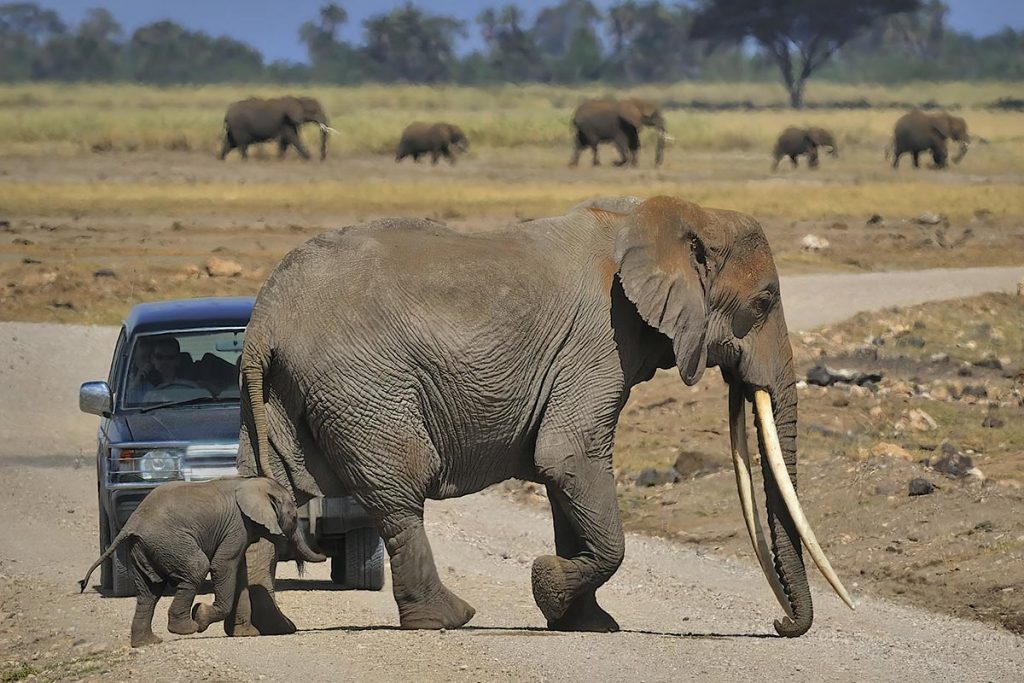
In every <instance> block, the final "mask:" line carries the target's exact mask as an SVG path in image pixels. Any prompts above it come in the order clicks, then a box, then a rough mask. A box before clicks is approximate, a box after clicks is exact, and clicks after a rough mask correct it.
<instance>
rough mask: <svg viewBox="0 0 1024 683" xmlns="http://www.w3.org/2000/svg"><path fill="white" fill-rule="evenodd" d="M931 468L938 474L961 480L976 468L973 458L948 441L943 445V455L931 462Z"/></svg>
mask: <svg viewBox="0 0 1024 683" xmlns="http://www.w3.org/2000/svg"><path fill="white" fill-rule="evenodd" d="M930 466H931V468H932V469H933V470H935V471H936V472H941V473H942V474H946V475H949V476H951V477H958V478H960V477H966V476H967V473H968V472H969V471H970V470H971V469H973V468H974V461H973V460H971V456H969V455H966V454H965V453H961V452H960V450H959V449H958V448H957V447H956V446H954V445H953V444H951V443H949V442H948V441H947V442H944V443H943V444H942V455H941V456H940V457H939V458H938V459H937V460H935V461H934V462H931V463H930Z"/></svg>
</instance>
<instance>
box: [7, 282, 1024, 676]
mask: <svg viewBox="0 0 1024 683" xmlns="http://www.w3.org/2000/svg"><path fill="white" fill-rule="evenodd" d="M1022 276H1024V267H1022V268H1014V269H1007V268H986V269H965V270H955V271H954V270H941V271H922V272H917V273H876V274H866V275H828V276H802V277H795V278H787V279H784V281H783V289H784V291H785V293H784V299H785V301H786V310H787V317H788V318H789V319H790V327H791V328H792V329H807V328H810V327H813V326H816V325H820V324H824V323H828V322H832V321H835V320H839V319H842V318H845V317H847V316H849V315H851V314H852V313H854V312H856V311H859V310H872V309H875V308H879V307H884V306H892V305H905V304H913V303H919V302H922V301H926V300H930V299H943V298H952V297H957V296H966V295H970V294H975V293H978V292H982V291H992V290H1008V289H1012V288H1013V287H1014V286H1015V283H1016V282H1017V280H1018V279H1019V278H1021V277H1022ZM115 337H116V329H113V328H95V327H72V326H56V325H39V324H22V323H4V324H0V348H2V349H3V351H4V352H5V353H4V354H3V356H4V359H5V361H4V363H3V366H2V367H0V387H3V389H2V393H0V473H2V474H0V476H2V479H3V481H4V483H5V486H4V493H5V495H3V496H0V515H2V517H3V519H4V520H5V522H6V523H5V524H4V525H3V526H2V527H0V666H3V667H4V668H5V669H8V668H10V667H13V666H15V664H16V663H21V662H27V663H28V664H29V665H31V666H33V667H34V668H36V669H38V670H41V671H43V674H44V676H48V677H51V678H52V677H61V676H63V677H67V678H76V679H77V678H86V679H89V678H101V679H104V680H125V679H131V680H147V681H179V680H180V681H186V680H204V679H205V680H257V679H263V678H265V680H273V681H276V680H328V679H331V680H336V679H342V680H356V681H378V680H398V679H408V680H416V681H434V680H452V681H463V680H465V681H481V680H488V681H490V680H514V681H520V680H524V681H526V680H529V681H543V680H548V681H556V680H557V681H577V680H579V681H583V680H587V681H595V680H600V681H617V680H622V681H663V680H664V681H667V680H680V679H682V680H703V681H706V680H737V679H740V678H750V677H757V678H763V679H766V680H780V679H786V680H798V681H804V680H806V681H820V680H835V681H855V680H856V681H863V680H898V679H906V678H911V679H913V680H930V681H945V680H950V681H952V680H956V681H962V680H979V681H982V680H984V681H1019V680H1024V647H1022V645H1024V640H1022V639H1021V638H1018V637H1016V636H1014V635H1012V634H1010V633H1008V632H1005V631H1001V630H996V629H992V628H989V627H986V626H983V625H980V624H977V623H974V622H967V621H960V620H957V619H953V618H949V617H943V616H937V615H934V614H931V613H928V612H922V611H918V610H913V609H908V608H904V607H900V606H896V605H893V604H891V603H888V602H884V601H881V600H875V599H872V598H870V597H866V596H864V595H861V594H860V592H859V590H858V585H857V581H856V578H857V577H854V576H847V577H845V579H846V584H847V587H848V588H850V589H851V591H852V592H853V593H854V595H855V599H856V600H857V603H858V609H857V611H856V612H849V611H848V610H846V608H845V607H843V606H842V604H841V603H840V602H839V601H838V599H837V598H835V597H834V596H832V595H831V594H830V593H829V592H828V590H827V587H826V586H825V585H824V583H823V582H821V581H815V582H814V592H815V597H816V603H815V608H816V612H817V614H816V619H815V626H814V627H813V628H812V630H811V631H810V633H808V634H807V635H806V636H804V637H802V638H799V639H795V640H785V639H781V638H776V637H774V631H773V629H772V628H771V620H772V618H774V617H776V616H777V612H778V607H777V606H776V605H775V604H774V600H773V599H772V598H771V595H770V592H769V590H768V589H767V586H766V584H765V581H764V579H763V577H762V576H761V575H760V573H759V572H758V571H757V570H756V569H755V568H754V566H753V565H752V564H749V563H739V562H734V561H729V560H726V559H722V558H719V557H715V556H711V555H702V554H696V553H695V552H694V551H693V550H692V548H687V547H684V546H681V545H677V544H674V543H671V542H666V541H662V540H658V539H650V538H645V537H640V536H629V537H628V539H627V551H626V561H625V563H624V564H623V566H622V569H621V570H620V571H619V573H618V574H616V576H615V577H614V578H613V579H612V581H611V582H610V583H609V584H607V586H605V587H604V588H603V589H602V602H603V604H604V605H605V607H606V608H607V609H608V610H609V611H610V612H611V613H612V614H614V615H615V616H616V618H617V619H618V620H619V623H620V624H621V625H622V628H623V631H622V632H621V633H618V634H601V635H597V634H555V633H548V632H547V631H545V630H543V625H544V624H543V620H542V617H541V615H540V612H539V611H538V610H537V608H536V606H535V605H534V603H533V599H532V597H531V593H530V579H529V577H530V571H529V568H530V563H531V562H532V560H533V558H534V557H535V556H536V555H539V554H544V553H549V552H550V551H551V528H550V522H549V520H548V519H547V518H546V515H543V514H541V513H540V512H538V511H537V510H536V509H533V508H529V507H526V506H523V505H521V504H518V503H515V502H513V501H512V500H510V499H509V498H508V497H507V496H506V495H504V494H503V493H502V491H500V490H492V491H488V492H485V493H483V494H479V495H476V496H471V497H467V498H463V499H460V500H455V501H446V502H443V503H432V504H430V505H429V510H428V512H427V520H428V533H429V534H430V537H431V542H432V544H433V547H434V553H435V556H436V557H437V560H438V566H439V568H440V571H441V574H442V577H443V578H444V579H445V581H446V583H447V584H448V585H449V586H450V587H451V588H452V589H453V590H455V591H456V592H457V593H459V594H460V595H461V596H462V597H463V598H465V599H466V600H468V601H469V602H470V603H471V604H473V605H474V606H475V607H476V608H477V615H476V617H475V618H474V619H473V621H471V622H470V624H469V626H467V627H466V628H464V629H461V630H457V631H448V632H403V631H400V630H398V629H396V628H395V625H396V624H397V623H398V619H397V610H396V608H395V605H394V601H393V600H392V598H391V595H390V585H387V586H385V590H384V592H382V593H369V592H345V591H335V590H330V588H329V586H330V584H329V582H328V581H327V579H328V571H327V567H326V566H324V565H312V566H310V567H309V569H310V571H309V573H308V574H307V577H306V578H305V579H302V580H296V577H295V576H294V573H293V572H294V569H293V567H294V566H293V565H288V566H286V567H285V568H284V572H283V576H284V578H283V580H282V582H281V588H282V591H281V601H282V603H283V606H284V608H285V609H286V611H287V612H288V613H289V614H290V615H291V616H292V617H293V618H294V619H295V621H296V623H298V624H299V626H300V628H301V629H302V630H301V631H300V632H299V633H296V634H294V635H291V636H282V637H275V638H255V639H228V638H225V637H223V634H222V632H221V631H220V629H219V628H216V627H215V628H212V629H210V631H208V632H207V633H206V634H203V635H201V636H194V637H184V638H182V637H177V636H170V635H168V634H166V632H165V630H164V624H166V621H165V616H164V615H165V611H166V608H167V605H168V604H169V599H164V600H163V601H161V605H160V607H159V608H158V614H157V617H156V620H155V629H156V632H157V633H158V634H160V635H163V636H164V637H165V642H164V643H163V644H162V645H159V646H156V647H150V648H145V649H144V650H133V651H129V650H128V649H127V648H126V643H127V636H128V623H129V621H130V619H131V614H132V612H133V607H134V601H133V600H131V599H109V598H104V597H102V596H101V595H99V594H98V593H96V592H95V591H92V590H90V591H87V592H86V593H85V594H84V595H79V594H78V593H77V585H76V581H77V580H78V579H79V578H81V575H82V573H83V572H84V570H85V568H86V567H87V566H88V565H89V564H90V563H91V561H92V560H93V559H94V558H95V555H96V554H97V548H96V544H97V541H96V531H95V528H96V498H95V479H94V477H95V475H94V466H93V453H94V451H93V448H94V446H93V438H94V432H95V428H96V421H95V418H92V417H89V416H84V415H82V414H80V413H79V412H78V410H77V398H76V397H77V387H78V384H79V383H80V382H82V381H84V380H87V379H95V378H99V377H103V376H105V374H106V369H107V367H106V366H107V363H108V362H109V354H110V350H111V348H112V346H113V343H114V340H115ZM809 515H810V516H811V518H812V523H813V521H814V520H813V518H814V511H813V510H810V511H809ZM737 525H738V526H741V524H740V521H739V514H738V506H737ZM837 569H838V570H839V573H840V575H842V574H843V571H842V567H838V568H837ZM94 578H95V577H94ZM815 578H817V577H815ZM203 599H205V600H209V597H208V596H207V597H205V598H203ZM755 672H756V673H755Z"/></svg>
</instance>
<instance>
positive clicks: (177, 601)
mask: <svg viewBox="0 0 1024 683" xmlns="http://www.w3.org/2000/svg"><path fill="white" fill-rule="evenodd" d="M261 538H265V539H269V540H271V541H274V542H278V541H287V542H288V543H290V544H292V546H293V549H294V551H295V552H294V554H295V557H296V558H298V559H297V561H298V563H299V568H300V569H301V567H302V561H306V562H323V561H324V560H325V559H327V558H326V557H324V556H323V555H320V554H318V553H315V552H313V551H312V550H310V548H309V546H307V545H306V542H305V540H304V539H303V537H302V533H301V532H300V531H299V530H298V512H297V510H296V508H295V501H294V500H292V496H291V494H290V493H289V492H288V491H287V490H286V489H285V488H284V487H283V486H281V485H280V484H278V483H277V482H276V481H274V480H273V479H267V478H264V477H253V478H241V477H229V478H224V479H214V480H212V481H206V482H183V481H179V482H170V483H168V484H164V485H163V486H160V487H158V488H156V489H155V490H153V492H152V493H150V494H149V495H148V496H146V498H145V499H144V500H143V501H142V503H141V504H140V505H139V507H138V508H137V509H136V510H135V512H133V513H132V516H131V517H129V518H128V522H127V523H126V524H125V525H124V528H123V529H122V530H121V533H119V534H118V535H117V538H115V539H114V541H113V542H112V543H111V544H110V547H109V548H107V550H106V551H105V552H104V553H103V555H101V556H100V559H98V560H96V562H95V563H93V565H92V566H91V567H89V571H88V572H87V573H86V575H85V578H84V579H82V580H81V581H80V582H79V585H80V586H81V589H82V591H84V590H85V587H86V585H88V582H89V576H91V575H92V572H93V570H94V569H96V567H98V566H99V564H100V563H101V562H103V561H104V560H105V559H107V558H108V557H110V555H111V553H113V552H114V550H115V549H116V548H117V547H118V546H119V545H121V543H128V544H129V551H128V554H129V556H130V558H131V566H132V568H133V570H134V571H133V574H134V577H135V588H136V603H135V618H134V619H132V647H140V646H143V645H149V644H152V643H159V642H160V638H158V637H156V635H154V634H153V626H152V622H153V610H154V608H155V607H156V602H157V600H159V599H160V596H161V595H162V594H163V591H164V586H165V585H166V584H168V583H170V584H171V585H172V586H174V587H175V589H176V592H175V594H174V600H173V601H172V602H171V607H170V609H169V610H168V613H167V630H168V631H170V632H171V633H178V634H181V635H188V634H190V633H196V632H199V633H202V632H203V631H205V630H206V629H207V627H209V625H210V624H211V623H213V622H215V621H223V620H224V619H225V618H226V617H227V616H228V614H229V613H230V612H231V611H232V609H233V608H234V606H235V604H236V603H237V600H238V595H239V592H240V591H242V590H244V589H245V586H246V577H247V571H246V566H245V551H246V548H248V547H249V545H250V544H251V543H255V542H256V541H258V540H259V539H261ZM207 573H209V574H210V576H211V578H212V580H213V587H214V601H213V605H212V606H208V605H206V604H203V603H200V604H197V605H196V606H195V608H193V607H192V602H193V600H195V597H196V591H198V590H199V586H200V584H202V582H203V579H205V578H206V574H207Z"/></svg>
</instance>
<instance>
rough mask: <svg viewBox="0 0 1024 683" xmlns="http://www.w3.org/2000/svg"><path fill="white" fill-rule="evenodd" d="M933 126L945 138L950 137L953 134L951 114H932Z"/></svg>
mask: <svg viewBox="0 0 1024 683" xmlns="http://www.w3.org/2000/svg"><path fill="white" fill-rule="evenodd" d="M932 128H934V129H935V132H936V133H938V134H939V135H941V136H942V137H943V138H947V139H948V138H949V137H950V136H951V132H950V126H949V115H947V114H935V115H934V116H932Z"/></svg>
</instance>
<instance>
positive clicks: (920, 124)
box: [885, 109, 971, 168]
mask: <svg viewBox="0 0 1024 683" xmlns="http://www.w3.org/2000/svg"><path fill="white" fill-rule="evenodd" d="M950 139H952V140H955V141H957V142H958V143H959V151H958V152H957V154H956V156H954V157H953V163H954V164H959V163H960V161H961V160H962V159H963V158H964V156H965V155H966V154H967V148H968V147H969V146H970V143H971V137H970V135H968V133H967V122H966V121H964V120H963V119H962V118H961V117H959V116H953V115H951V114H947V113H938V114H927V113H925V112H923V111H920V110H917V109H915V110H914V111H912V112H909V113H907V114H904V115H903V116H901V117H900V118H899V120H898V121H896V127H895V130H894V131H893V136H892V142H890V143H889V146H888V147H887V148H886V150H885V158H886V159H888V158H889V154H890V152H891V153H892V155H893V159H892V167H893V168H898V167H899V165H900V157H901V156H902V155H903V154H905V153H908V152H909V153H910V154H911V155H912V156H913V158H914V168H920V166H919V163H918V156H919V155H920V154H921V152H927V151H930V152H931V153H932V161H933V162H934V163H935V168H945V167H946V165H947V164H946V160H947V159H948V158H949V151H948V149H947V146H946V140H950Z"/></svg>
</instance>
